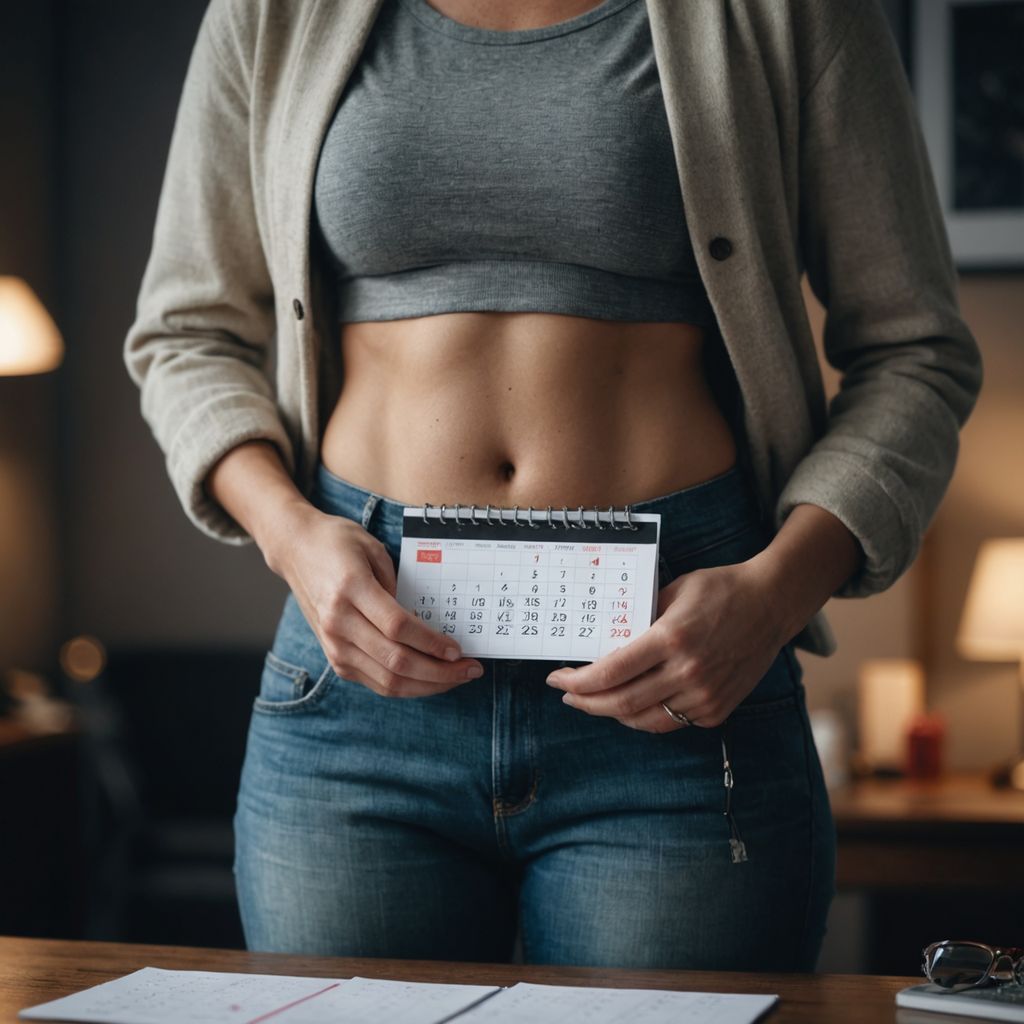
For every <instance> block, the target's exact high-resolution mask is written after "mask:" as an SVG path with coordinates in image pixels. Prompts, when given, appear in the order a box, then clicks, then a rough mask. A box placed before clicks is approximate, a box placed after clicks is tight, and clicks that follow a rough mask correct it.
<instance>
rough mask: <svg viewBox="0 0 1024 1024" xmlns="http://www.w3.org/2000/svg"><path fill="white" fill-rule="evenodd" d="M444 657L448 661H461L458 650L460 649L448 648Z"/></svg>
mask: <svg viewBox="0 0 1024 1024" xmlns="http://www.w3.org/2000/svg"><path fill="white" fill-rule="evenodd" d="M444 656H445V658H447V659H448V661H458V660H459V649H458V647H446V648H445V650H444Z"/></svg>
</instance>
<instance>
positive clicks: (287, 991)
mask: <svg viewBox="0 0 1024 1024" xmlns="http://www.w3.org/2000/svg"><path fill="white" fill-rule="evenodd" d="M498 991H500V989H499V988H497V987H495V986H488V985H439V984H433V983H419V982H405V981H375V980H372V979H368V978H353V979H351V980H350V981H349V980H345V979H340V978H300V977H295V976H292V975H278V974H231V973H221V972H217V971H168V970H164V969H162V968H159V967H143V968H142V969H141V970H138V971H135V972H134V973H132V974H127V975H125V976H124V977H122V978H115V979H114V980H112V981H107V982H103V983H102V984H100V985H94V986H93V987H91V988H87V989H84V990H83V991H81V992H76V993H74V994H72V995H69V996H64V997H63V998H61V999H54V1000H52V1001H51V1002H48V1003H41V1004H39V1005H38V1006H33V1007H29V1008H27V1009H24V1010H21V1011H20V1012H19V1013H18V1016H19V1017H21V1018H23V1019H25V1020H64V1021H84V1022H90V1024H256V1022H257V1021H259V1022H261V1024H262V1022H264V1021H266V1022H268V1024H269V1022H270V1021H273V1024H338V1021H340V1020H344V1021H345V1022H346V1024H384V1022H387V1024H438V1022H439V1021H442V1020H446V1019H448V1018H449V1017H451V1016H452V1015H453V1014H456V1013H458V1012H459V1011H460V1010H463V1009H465V1008H466V1007H469V1006H472V1005H473V1004H474V1003H476V1002H477V1001H478V1000H480V999H483V998H486V997H487V996H488V995H491V994H492V993H494V992H498Z"/></svg>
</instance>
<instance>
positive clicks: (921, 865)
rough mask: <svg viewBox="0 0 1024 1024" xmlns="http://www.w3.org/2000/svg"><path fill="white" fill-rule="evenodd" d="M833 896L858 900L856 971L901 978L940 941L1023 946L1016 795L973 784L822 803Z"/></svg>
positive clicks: (876, 789)
mask: <svg viewBox="0 0 1024 1024" xmlns="http://www.w3.org/2000/svg"><path fill="white" fill-rule="evenodd" d="M831 801H832V813H833V816H834V817H835V821H836V832H837V836H838V841H839V849H838V863H837V866H836V881H837V885H838V888H839V889H840V890H845V891H847V892H851V891H859V892H861V893H863V894H864V904H863V905H864V908H865V936H864V959H863V969H864V970H867V971H871V972H875V973H879V974H908V973H911V972H913V971H916V970H917V969H918V964H919V963H920V956H919V953H920V950H921V949H922V948H923V947H924V946H926V945H927V944H928V943H929V942H933V941H935V940H937V939H947V938H976V939H981V940H982V941H987V942H995V943H1006V944H1008V945H1024V925H1022V923H1021V922H1024V874H1022V873H1021V871H1020V858H1021V850H1022V849H1024V793H1019V792H1017V791H1016V790H1012V789H994V788H993V787H992V785H991V784H990V783H989V781H988V779H987V778H986V777H985V776H983V775H981V774H975V775H949V776H947V777H945V778H942V779H937V780H935V781H914V780H911V779H868V780H862V781H859V782H856V783H853V784H851V785H849V786H846V787H844V788H843V789H840V790H837V791H836V792H834V793H832V794H831Z"/></svg>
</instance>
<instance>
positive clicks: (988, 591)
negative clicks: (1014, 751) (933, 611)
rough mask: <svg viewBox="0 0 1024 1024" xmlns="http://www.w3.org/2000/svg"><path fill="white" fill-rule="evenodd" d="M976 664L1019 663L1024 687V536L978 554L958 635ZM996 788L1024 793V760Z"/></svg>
mask: <svg viewBox="0 0 1024 1024" xmlns="http://www.w3.org/2000/svg"><path fill="white" fill-rule="evenodd" d="M956 649H957V652H958V653H959V654H960V655H962V656H963V657H965V658H969V659H971V660H974V661H1015V662H1017V666H1018V671H1019V672H1020V682H1021V685H1022V686H1024V537H997V538H992V539H990V540H986V541H984V542H983V543H982V545H981V548H980V549H979V550H978V557H977V559H976V561H975V563H974V571H973V572H972V574H971V581H970V584H969V585H968V588H967V600H966V602H965V603H964V610H963V614H962V615H961V617H960V628H959V630H958V631H957V636H956ZM995 781H996V784H997V785H1010V786H1013V787H1014V788H1015V789H1020V790H1024V758H1017V759H1016V760H1015V761H1014V762H1013V763H1012V764H1010V765H1008V766H1006V767H1005V768H1004V769H1002V770H999V771H997V773H996V778H995Z"/></svg>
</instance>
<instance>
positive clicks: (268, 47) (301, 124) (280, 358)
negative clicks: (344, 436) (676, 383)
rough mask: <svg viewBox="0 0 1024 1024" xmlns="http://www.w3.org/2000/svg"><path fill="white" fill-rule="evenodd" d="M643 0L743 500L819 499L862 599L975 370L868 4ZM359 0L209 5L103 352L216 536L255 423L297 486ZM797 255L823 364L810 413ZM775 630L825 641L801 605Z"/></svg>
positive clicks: (326, 354) (316, 365) (946, 463)
mask: <svg viewBox="0 0 1024 1024" xmlns="http://www.w3.org/2000/svg"><path fill="white" fill-rule="evenodd" d="M644 2H646V4H647V8H648V12H649V18H650V24H651V30H652V34H653V39H654V50H655V57H656V60H657V64H658V69H659V73H660V76H661V82H662V91H663V94H664V97H665V104H666V108H667V114H668V121H669V126H670V129H671V133H672V139H673V144H674V149H675V156H676V162H677V165H678V169H679V178H680V185H681V188H682V193H683V197H684V202H685V204H686V215H687V221H686V223H687V228H688V230H689V232H690V236H691V238H692V241H693V245H694V249H695V251H696V255H697V261H698V265H699V268H700V272H701V274H702V276H703V279H704V282H705V286H706V288H707V290H708V294H709V297H710V299H711V303H712V306H713V308H714V311H715V314H716V317H717V320H718V325H719V328H720V334H719V333H718V332H713V338H712V341H714V340H716V339H717V344H718V348H719V349H720V351H721V352H722V353H723V359H722V363H723V364H724V366H725V367H726V368H728V371H729V379H730V380H731V381H732V384H733V387H734V388H735V387H736V386H737V385H738V389H739V392H738V393H739V395H741V397H742V401H741V403H738V404H737V405H736V407H735V408H736V413H735V418H734V427H735V429H736V430H737V431H738V432H741V439H742V440H743V450H744V459H745V460H746V465H747V466H748V468H749V471H750V473H751V477H752V479H753V480H754V481H755V483H756V491H757V494H758V500H759V502H760V505H761V510H762V515H763V516H764V518H765V521H766V522H767V523H769V524H770V527H771V529H772V531H774V530H776V529H778V527H779V526H780V525H781V523H782V521H783V520H784V518H785V517H786V515H787V514H788V512H789V511H790V510H791V509H792V508H793V506H794V505H796V504H798V503H801V502H808V503H812V504H816V505H819V506H821V507H823V508H825V509H828V511H830V512H832V513H833V514H834V515H836V516H837V517H838V518H839V519H840V520H842V521H843V523H845V524H846V526H848V527H849V529H850V530H851V531H852V532H853V534H854V535H855V536H856V537H857V538H858V540H859V542H860V544H861V546H862V547H863V549H864V552H865V556H866V561H865V565H864V568H863V570H862V571H860V572H858V573H857V574H856V575H855V576H854V577H852V578H851V579H850V580H849V581H848V582H846V583H845V584H844V585H843V586H842V587H841V588H840V589H839V590H838V591H836V596H839V597H863V596H867V595H869V594H874V593H877V592H878V591H881V590H884V589H886V588H887V587H889V586H891V584H892V583H893V582H894V581H895V580H896V579H897V578H898V577H899V576H900V575H901V574H902V573H903V572H904V571H905V570H906V569H907V568H908V567H909V565H910V564H911V562H912V560H913V559H914V557H915V555H916V554H917V552H918V550H919V546H920V543H921V539H922V534H923V533H924V530H925V529H926V527H927V526H928V523H929V521H930V520H931V519H932V517H933V515H934V513H935V510H936V508H937V506H938V504H939V501H940V500H941V498H942V496H943V494H944V493H945V490H946V487H947V485H948V483H949V479H950V477H951V475H952V472H953V468H954V464H955V462H956V457H957V452H958V444H959V429H960V427H961V426H962V425H963V423H964V421H965V420H966V419H967V416H968V415H969V413H970V411H971V409H972V408H973V406H974V403H975V401H976V398H977V395H978V391H979V388H980V386H981V380H982V363H981V356H980V353H979V350H978V346H977V344H976V343H975V340H974V338H973V337H972V335H971V332H970V331H969V329H968V328H967V326H966V325H965V324H964V322H963V320H962V319H961V317H960V313H959V307H958V300H957V295H956V274H955V270H954V266H953V262H952V258H951V254H950V249H949V243H948V240H947V236H946V233H945V227H944V223H943V220H942V215H941V212H940V209H939V205H938V201H937V196H936V191H935V185H934V182H933V178H932V174H931V169H930V166H929V164H928V160H927V155H926V151H925V147H924V144H923V140H922V134H921V130H920V126H919V122H918V119H917V114H916V108H915V106H914V101H913V97H912V94H911V92H910V87H909V83H908V82H907V79H906V76H905V73H904V71H903V67H902V64H901V63H900V58H899V54H898V52H897V48H896V45H895V42H894V39H893V37H892V35H891V33H890V30H889V27H888V24H887V22H886V20H885V17H884V15H883V13H882V10H881V7H880V6H879V0H644ZM381 3H382V0H212V2H211V4H210V6H209V8H208V9H207V11H206V14H205V15H204V18H203V21H202V25H201V28H200V31H199V35H198V38H197V40H196V43H195V47H194V50H193V52H192V56H191V60H190V63H189V66H188V72H187V76H186V79H185V83H184V88H183V92H182V95H181V100H180V105H179V109H178V114H177V119H176V122H175V126H174V131H173V135H172V138H171V143H170V151H169V155H168V160H167V168H166V175H165V179H164V183H163V188H162V192H161V195H160V201H159V206H158V210H157V214H156V226H155V231H154V235H153V246H152V252H151V254H150V257H149V261H148V263H147V266H146V269H145V274H144V275H143V278H142V283H141V288H140V292H139V297H138V306H137V311H136V318H135V321H134V323H133V324H132V326H131V328H130V330H129V332H128V335H127V337H126V339H125V342H124V358H125V363H126V365H127V368H128V372H129V373H130V375H131V377H132V379H133V380H134V381H135V382H136V384H137V385H138V386H139V387H140V388H141V406H142V414H143V416H144V418H145V420H146V422H147V423H148V424H149V426H150V428H151V429H152V431H153V433H154V436H155V437H156V440H157V442H158V444H159V445H160V447H161V449H162V450H163V452H164V453H165V455H166V459H167V467H168V471H169V474H170V478H171V480H172V482H173V484H174V487H175V490H176V492H177V494H178V497H179V499H180V501H181V503H182V505H183V507H184V509H185V512H186V513H187V514H188V516H189V518H190V519H191V520H192V522H193V523H194V524H195V525H196V526H197V527H198V528H199V529H200V530H202V531H203V532H204V533H207V534H208V535H209V536H211V537H214V538H216V539H218V540H220V541H223V542H225V543H228V544H245V543H250V542H251V541H252V538H251V537H250V536H249V535H248V534H247V533H246V532H245V531H243V530H242V529H241V527H240V526H239V525H238V524H237V523H236V522H235V521H234V520H233V519H232V518H231V517H230V516H229V515H228V514H227V513H226V512H225V511H224V510H223V509H222V508H221V507H220V506H219V505H217V504H216V503H215V502H214V501H213V500H212V499H211V498H210V497H209V495H207V494H206V492H205V491H204V489H203V487H202V482H203V479H204V477H205V475H206V473H207V472H208V470H209V469H210V468H211V467H212V465H213V464H214V463H215V462H216V461H217V459H218V458H220V456H221V455H223V454H224V453H225V452H227V451H229V450H230V449H231V448H232V447H234V446H235V445H237V444H239V443H241V442H242V441H244V440H247V439H250V438H267V439H269V440H271V441H273V442H275V443H276V444H277V446H278V447H279V449H280V451H281V455H282V457H283V459H284V460H285V462H286V465H287V466H288V469H289V471H290V472H291V474H292V476H293V479H295V481H296V483H297V485H298V486H299V488H300V490H302V492H303V493H304V494H306V495H307V496H308V495H309V494H310V493H311V487H312V483H313V474H312V470H313V467H314V465H315V463H316V460H317V457H318V450H319V443H320V438H321V436H322V430H323V427H324V425H325V423H326V417H327V416H328V415H329V413H330V410H331V409H332V408H333V405H334V402H335V401H336V399H337V395H338V392H339V388H340V382H341V373H342V367H341V366H340V365H339V364H340V361H341V360H340V346H339V345H338V344H337V324H336V322H335V318H334V313H333V308H332V301H333V300H332V296H331V294H330V288H329V286H328V278H327V275H326V273H325V267H326V261H325V260H324V259H323V258H321V257H322V254H321V253H319V252H318V251H317V250H316V249H315V248H314V245H315V236H314V235H313V234H312V233H311V231H310V225H311V199H312V187H313V175H314V170H315V165H316V159H317V155H318V151H319V146H320V142H321V140H322V138H323V135H324V133H325V131H326V129H327V125H328V122H329V120H330V118H331V115H332V113H333V111H334V108H335V105H336V103H337V101H338V99H339V97H340V94H341V90H342V89H343V87H344V85H345V83H346V81H347V79H348V77H349V75H350V73H351V72H352V70H353V68H354V67H355V66H356V62H357V61H358V59H359V54H360V50H361V49H362V46H363V43H364V41H365V40H366V38H367V34H368V32H369V30H370V28H371V25H372V24H373V21H374V17H375V15H376V13H377V11H378V10H379V9H380V7H381ZM805 269H806V272H807V274H808V279H809V282H810V285H811V287H812V289H813V291H814V293H815V294H816V295H817V297H818V298H819V299H820V301H821V302H822V304H823V305H824V307H825V308H826V310H827V319H826V323H825V335H824V345H825V352H826V356H827V358H828V360H829V362H830V363H831V364H832V365H833V366H835V367H836V368H837V369H839V370H840V371H842V375H843V376H842V388H841V391H840V392H839V394H838V395H836V396H835V397H834V398H833V400H832V402H831V403H830V404H829V405H828V407H826V400H825V394H824V390H823V386H822V379H821V374H820V370H819V365H818V361H817V355H816V352H815V346H814V341H813V337H812V333H811V328H810V325H809V323H808V319H807V315H806V309H805V306H804V301H803V295H802V292H801V287H800V281H801V275H802V273H803V272H804V270H805ZM723 345H724V347H723ZM726 353H727V358H726V357H725V354H726ZM269 357H273V365H271V364H270V363H268V358H269ZM733 394H734V395H735V394H736V392H735V390H734V391H733ZM666 443H668V444H673V443H678V444H685V443H686V441H685V438H678V439H674V438H666ZM795 643H796V644H797V645H798V646H800V647H802V648H804V649H805V650H808V651H812V652H814V653H817V654H820V655H828V654H831V653H832V652H833V651H834V650H835V638H834V635H833V633H832V630H831V628H830V626H829V623H828V621H827V619H826V618H825V616H824V614H823V612H820V611H819V612H818V613H817V614H816V615H815V616H814V617H813V619H812V620H811V621H810V622H809V623H808V625H807V627H806V628H805V629H804V630H803V631H802V632H801V633H800V634H798V636H797V637H796V638H795Z"/></svg>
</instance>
